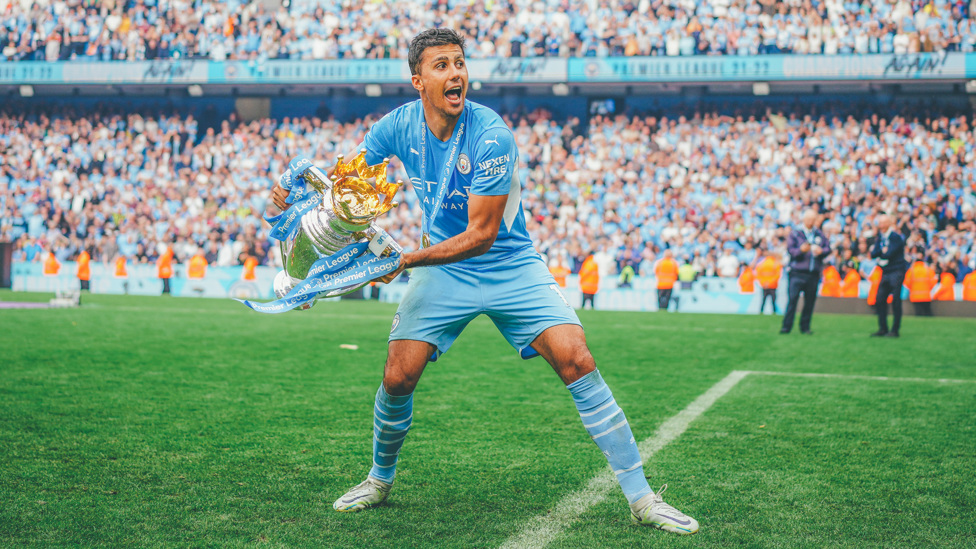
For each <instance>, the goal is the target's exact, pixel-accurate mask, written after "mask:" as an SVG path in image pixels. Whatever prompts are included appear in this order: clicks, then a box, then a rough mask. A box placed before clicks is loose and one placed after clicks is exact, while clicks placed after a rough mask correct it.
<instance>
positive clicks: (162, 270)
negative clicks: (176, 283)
mask: <svg viewBox="0 0 976 549" xmlns="http://www.w3.org/2000/svg"><path fill="white" fill-rule="evenodd" d="M156 271H157V274H158V275H159V278H160V279H162V281H163V293H164V294H168V293H169V292H170V288H169V279H170V278H173V248H172V247H170V246H166V251H165V252H163V255H161V256H159V259H157V260H156Z"/></svg>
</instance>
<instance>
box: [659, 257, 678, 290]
mask: <svg viewBox="0 0 976 549" xmlns="http://www.w3.org/2000/svg"><path fill="white" fill-rule="evenodd" d="M654 276H655V277H657V289H658V290H670V289H671V288H674V283H675V282H677V281H678V262H677V261H675V260H674V259H673V258H670V257H665V258H662V259H661V260H659V261H658V262H657V264H655V265H654Z"/></svg>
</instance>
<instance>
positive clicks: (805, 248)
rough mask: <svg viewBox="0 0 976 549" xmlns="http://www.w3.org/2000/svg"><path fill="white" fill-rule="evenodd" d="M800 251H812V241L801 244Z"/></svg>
mask: <svg viewBox="0 0 976 549" xmlns="http://www.w3.org/2000/svg"><path fill="white" fill-rule="evenodd" d="M800 251H801V252H803V253H807V252H809V251H810V243H809V242H804V243H803V244H800Z"/></svg>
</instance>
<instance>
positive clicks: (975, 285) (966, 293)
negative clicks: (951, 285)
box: [962, 271, 976, 301]
mask: <svg viewBox="0 0 976 549" xmlns="http://www.w3.org/2000/svg"><path fill="white" fill-rule="evenodd" d="M962 299H963V301H976V271H973V272H971V273H969V274H968V275H966V278H964V279H962Z"/></svg>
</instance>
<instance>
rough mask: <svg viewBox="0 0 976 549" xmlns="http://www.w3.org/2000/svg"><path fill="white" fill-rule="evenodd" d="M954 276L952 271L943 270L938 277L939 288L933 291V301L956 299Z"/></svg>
mask: <svg viewBox="0 0 976 549" xmlns="http://www.w3.org/2000/svg"><path fill="white" fill-rule="evenodd" d="M955 286H956V277H955V276H953V274H952V273H950V272H947V271H943V272H942V277H941V278H940V279H939V289H938V290H936V291H935V296H934V297H933V299H934V300H935V301H955V300H956V287H955Z"/></svg>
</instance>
